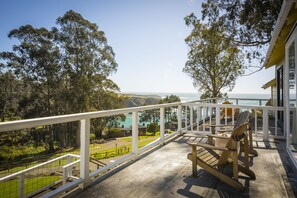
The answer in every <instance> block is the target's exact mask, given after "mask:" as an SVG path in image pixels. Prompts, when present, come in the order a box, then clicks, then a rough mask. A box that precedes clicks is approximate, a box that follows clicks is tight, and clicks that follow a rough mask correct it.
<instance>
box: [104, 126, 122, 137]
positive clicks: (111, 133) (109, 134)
mask: <svg viewBox="0 0 297 198" xmlns="http://www.w3.org/2000/svg"><path fill="white" fill-rule="evenodd" d="M106 136H107V137H108V138H116V137H122V136H123V133H122V131H121V130H120V129H117V128H110V129H108V131H106Z"/></svg>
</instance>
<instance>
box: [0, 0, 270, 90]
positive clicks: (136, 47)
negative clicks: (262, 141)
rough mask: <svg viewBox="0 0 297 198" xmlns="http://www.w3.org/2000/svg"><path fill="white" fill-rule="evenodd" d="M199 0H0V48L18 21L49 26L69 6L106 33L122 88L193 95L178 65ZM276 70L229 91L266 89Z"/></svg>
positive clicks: (243, 80) (5, 45)
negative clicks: (188, 21) (189, 19)
mask: <svg viewBox="0 0 297 198" xmlns="http://www.w3.org/2000/svg"><path fill="white" fill-rule="evenodd" d="M201 2H202V0H85V1H83V0H50V1H42V0H27V1H24V0H18V1H16V0H0V3H1V4H0V5H1V7H0V19H1V20H0V51H11V50H12V46H13V45H14V44H17V43H18V42H17V40H13V39H12V40H11V39H9V38H8V37H7V34H8V32H9V31H10V30H12V29H15V28H18V27H20V26H22V25H26V24H30V25H32V26H33V27H36V28H40V27H45V28H48V29H50V28H51V27H53V26H56V24H55V23H56V19H57V18H58V17H60V16H63V15H64V14H65V13H66V12H67V11H68V10H74V11H75V12H78V13H80V14H81V15H82V16H83V17H84V18H85V19H87V20H89V21H90V22H92V23H96V24H97V25H98V26H99V29H100V30H102V31H104V32H105V34H106V37H107V40H108V43H109V45H110V46H111V47H112V48H113V50H114V52H115V54H116V56H115V59H116V61H117V63H118V70H117V72H116V73H115V74H113V75H112V76H111V77H110V78H111V79H112V80H113V81H114V82H115V83H116V84H117V85H118V86H119V87H120V89H121V92H167V93H197V92H198V91H197V90H196V89H195V88H194V87H193V84H192V80H191V79H190V77H188V76H187V75H186V74H185V73H183V72H182V69H183V67H184V65H185V62H186V61H187V53H188V47H187V46H186V43H185V41H184V39H185V38H186V37H187V36H188V35H189V34H190V31H191V29H190V28H189V27H187V26H186V25H185V22H184V17H185V16H187V15H189V14H191V13H195V14H196V16H197V17H198V18H200V17H201ZM273 78H274V69H273V68H272V69H268V70H262V71H260V72H258V73H256V74H253V75H251V76H247V77H239V79H238V80H237V81H236V86H235V88H234V89H233V91H232V93H256V94H257V93H270V90H269V89H268V90H263V89H262V88H261V87H262V86H263V85H264V84H265V83H266V82H268V81H270V80H271V79H273Z"/></svg>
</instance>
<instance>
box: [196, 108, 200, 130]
mask: <svg viewBox="0 0 297 198" xmlns="http://www.w3.org/2000/svg"><path fill="white" fill-rule="evenodd" d="M199 109H200V107H199V106H197V111H196V114H197V115H196V116H197V127H196V129H197V133H198V132H199V122H200V120H199V119H200V116H199V113H200V111H199Z"/></svg>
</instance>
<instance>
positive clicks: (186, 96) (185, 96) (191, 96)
mask: <svg viewBox="0 0 297 198" xmlns="http://www.w3.org/2000/svg"><path fill="white" fill-rule="evenodd" d="M121 94H123V95H132V96H144V97H154V98H158V96H159V97H161V98H165V97H166V96H169V95H177V96H179V97H180V99H181V101H192V100H199V99H200V95H201V94H199V93H169V92H123V93H121ZM228 97H229V98H248V99H270V98H271V95H270V94H248V93H243V94H237V93H230V94H228Z"/></svg>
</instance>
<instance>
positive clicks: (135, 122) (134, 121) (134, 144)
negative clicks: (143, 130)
mask: <svg viewBox="0 0 297 198" xmlns="http://www.w3.org/2000/svg"><path fill="white" fill-rule="evenodd" d="M132 153H133V154H134V155H135V159H136V158H137V157H138V112H137V111H134V112H132Z"/></svg>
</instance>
